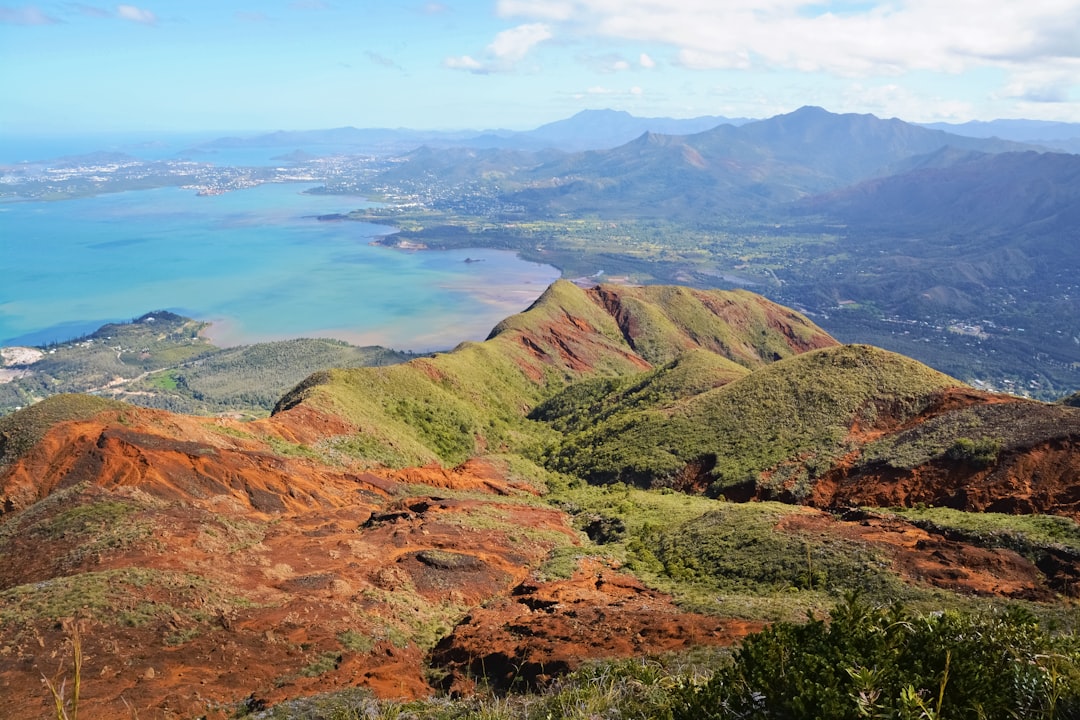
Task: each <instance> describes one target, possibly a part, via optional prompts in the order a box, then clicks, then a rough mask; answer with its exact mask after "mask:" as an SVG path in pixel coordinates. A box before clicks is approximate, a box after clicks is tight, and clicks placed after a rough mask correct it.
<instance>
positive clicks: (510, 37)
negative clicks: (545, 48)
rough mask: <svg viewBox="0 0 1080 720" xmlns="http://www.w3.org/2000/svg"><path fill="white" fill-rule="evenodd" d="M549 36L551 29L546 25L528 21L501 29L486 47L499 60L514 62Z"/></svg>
mask: <svg viewBox="0 0 1080 720" xmlns="http://www.w3.org/2000/svg"><path fill="white" fill-rule="evenodd" d="M550 38H551V29H550V28H549V27H548V26H547V25H545V24H544V23H530V24H528V25H519V26H517V27H514V28H510V29H509V30H503V31H502V32H501V33H499V34H498V35H496V36H495V39H494V40H492V41H491V44H490V45H488V48H487V49H488V52H489V53H491V54H492V55H493V56H495V57H496V58H498V59H499V60H505V61H508V62H511V63H514V62H517V61H519V60H521V59H522V58H524V57H525V56H526V55H527V54H528V52H529V50H532V48H533V47H534V46H535V45H537V44H538V43H542V42H543V41H545V40H548V39H550Z"/></svg>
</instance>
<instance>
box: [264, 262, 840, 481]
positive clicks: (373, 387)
mask: <svg viewBox="0 0 1080 720" xmlns="http://www.w3.org/2000/svg"><path fill="white" fill-rule="evenodd" d="M833 342H834V341H833V340H832V339H831V338H829V337H828V335H826V334H825V333H824V332H822V331H821V330H820V329H818V328H817V327H816V326H814V325H813V324H812V323H810V322H809V321H808V320H806V319H805V318H803V317H802V316H800V315H798V314H797V313H794V312H791V311H788V310H786V309H784V308H781V307H779V306H776V305H773V304H772V303H769V302H768V301H765V300H763V299H761V298H759V297H758V296H754V295H751V294H749V293H724V292H720V291H714V292H699V291H694V292H690V291H685V290H683V289H681V288H668V287H650V288H622V287H614V286H604V287H601V288H599V289H597V290H594V291H586V290H583V289H581V288H579V287H577V286H575V285H573V284H571V283H568V282H565V281H559V282H556V283H555V284H553V285H552V286H551V287H550V288H549V289H548V290H547V291H546V292H545V293H544V294H543V295H542V296H541V297H540V298H539V299H538V300H537V301H536V302H535V303H534V304H533V306H532V307H530V308H529V309H528V310H526V311H525V312H523V313H520V314H518V315H515V316H512V317H510V318H507V319H506V320H504V321H503V322H501V323H499V324H498V325H497V326H496V327H495V329H494V330H492V332H491V334H490V336H489V338H488V339H487V340H486V341H485V342H483V343H464V344H462V345H461V346H459V347H458V348H456V349H455V350H454V351H453V352H451V353H444V354H439V355H436V356H434V357H431V358H421V359H417V360H414V361H412V362H409V363H407V364H405V365H400V366H394V367H388V368H358V369H353V370H333V371H329V372H324V373H319V374H317V375H315V376H312V377H311V378H309V379H308V380H306V381H304V382H303V383H301V384H300V385H299V386H297V388H295V389H294V390H293V391H292V392H290V393H289V394H288V395H287V396H286V397H285V398H283V400H282V401H281V403H279V405H278V407H277V411H284V410H287V409H289V408H291V407H293V406H295V405H297V404H299V403H302V402H303V403H307V404H310V405H312V406H315V407H318V408H320V409H322V410H324V411H329V412H331V413H333V414H335V415H338V416H341V417H343V418H345V419H347V420H348V421H350V422H351V423H352V424H354V425H355V426H356V427H357V428H358V429H359V431H360V432H359V433H358V435H357V436H356V437H355V438H352V439H351V440H348V441H337V442H338V445H337V449H339V450H345V451H346V452H348V453H349V454H352V455H356V456H359V457H366V456H373V457H374V458H375V459H377V460H378V461H379V462H386V463H388V464H413V463H418V462H433V461H437V462H442V463H450V464H454V463H458V462H461V461H463V460H465V459H466V458H468V457H469V456H470V455H472V454H476V453H481V452H489V451H496V452H498V451H503V450H517V451H520V450H523V449H529V448H530V447H533V446H535V445H536V444H537V443H540V442H546V443H548V444H550V443H551V442H552V441H553V436H552V434H551V429H550V428H548V427H546V426H545V425H542V424H539V423H536V422H533V421H531V420H529V419H527V418H526V416H527V415H528V413H529V412H530V411H531V410H532V409H533V408H534V407H535V406H537V405H538V404H540V403H541V402H543V401H545V400H546V399H548V398H551V397H552V396H554V395H556V394H557V393H558V392H560V391H562V390H563V389H564V388H565V387H567V385H568V384H570V383H572V382H575V381H579V380H588V379H592V380H595V381H596V382H597V383H599V384H597V385H595V387H593V386H590V387H593V390H590V391H588V392H587V393H586V394H589V393H592V394H596V392H603V390H604V388H605V387H607V386H606V385H605V384H604V383H605V381H606V380H609V381H611V382H613V383H615V385H617V386H618V387H620V388H621V390H622V392H623V394H624V396H625V400H626V402H629V403H635V404H637V405H648V404H650V403H655V402H662V401H668V400H675V399H678V398H680V397H684V396H686V395H688V394H694V393H698V392H701V391H702V390H704V389H707V388H713V387H717V386H718V385H722V384H724V383H726V382H730V381H731V380H733V379H735V378H737V377H740V376H741V375H743V374H745V373H746V369H745V368H744V367H743V366H744V365H746V366H758V365H762V364H764V363H766V362H769V361H771V360H773V359H775V358H776V357H783V356H790V355H793V354H795V353H796V352H798V351H799V350H800V349H805V348H806V347H809V346H814V345H818V346H820V345H824V344H831V343H833ZM703 348H709V349H711V350H713V351H714V352H708V351H707V350H705V349H703ZM687 351H690V353H689V354H688V355H685V357H683V356H684V354H686V353H687ZM717 351H719V352H720V353H722V354H717ZM681 357H683V359H680V360H677V361H675V360H673V359H675V358H681ZM669 361H671V362H670V364H669V365H668V366H665V368H664V369H663V370H662V371H660V372H659V374H656V375H650V376H648V377H646V378H644V380H643V384H640V386H639V385H636V384H634V383H630V382H627V383H625V384H624V383H623V381H621V380H619V378H634V377H636V376H638V375H639V374H640V373H642V372H645V371H648V370H650V369H651V365H652V363H653V362H669ZM605 379H606V380H605Z"/></svg>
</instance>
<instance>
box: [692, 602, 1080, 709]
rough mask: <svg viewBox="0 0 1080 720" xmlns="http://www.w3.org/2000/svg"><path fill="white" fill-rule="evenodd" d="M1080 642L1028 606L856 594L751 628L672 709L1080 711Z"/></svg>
mask: <svg viewBox="0 0 1080 720" xmlns="http://www.w3.org/2000/svg"><path fill="white" fill-rule="evenodd" d="M1078 649H1080V648H1078V645H1077V642H1076V638H1075V637H1054V636H1051V635H1050V634H1049V633H1047V632H1046V631H1044V630H1043V629H1042V628H1041V627H1040V626H1039V625H1038V623H1037V622H1036V621H1035V620H1034V619H1033V617H1032V616H1031V615H1029V614H1027V613H1024V612H1022V611H1017V610H1011V611H999V612H996V613H993V614H988V615H974V614H961V613H958V612H955V611H946V612H941V613H933V614H931V615H929V616H922V615H915V614H912V613H909V612H905V611H904V610H903V609H901V608H899V607H898V606H894V607H891V608H881V607H876V608H875V607H870V606H868V605H866V604H864V603H862V602H860V601H858V600H856V599H854V598H852V597H849V598H848V599H847V601H846V602H845V603H843V604H841V605H840V606H838V607H837V608H836V609H835V610H834V611H833V612H832V613H831V615H830V617H829V620H828V621H827V622H826V621H824V620H811V621H810V622H807V623H804V624H792V623H777V624H776V625H773V626H772V627H771V628H769V629H767V630H765V631H763V632H761V633H759V634H757V635H754V636H751V637H749V638H747V640H746V641H745V643H744V644H743V647H742V648H741V649H740V650H739V652H738V653H737V655H736V657H735V660H734V662H732V663H731V664H730V665H727V666H725V667H722V668H720V669H719V670H718V671H717V672H716V673H715V674H714V675H713V676H712V677H711V678H710V680H709V681H708V682H707V683H705V684H703V685H700V686H693V685H688V686H687V687H686V688H685V689H684V691H683V695H682V698H681V699H680V700H679V702H678V703H677V707H676V708H675V715H674V717H675V720H681V719H684V718H685V719H689V718H694V719H695V720H702V719H704V720H708V719H709V718H717V719H719V718H724V719H725V720H727V719H728V718H741V717H777V718H810V717H814V718H820V719H821V720H831V719H832V718H836V719H837V720H840V719H847V718H855V717H874V718H927V719H934V718H940V719H945V718H948V719H950V720H952V719H955V720H967V719H968V718H970V719H971V720H976V719H981V718H1012V717H1023V718H1068V717H1076V716H1077V713H1080V653H1078Z"/></svg>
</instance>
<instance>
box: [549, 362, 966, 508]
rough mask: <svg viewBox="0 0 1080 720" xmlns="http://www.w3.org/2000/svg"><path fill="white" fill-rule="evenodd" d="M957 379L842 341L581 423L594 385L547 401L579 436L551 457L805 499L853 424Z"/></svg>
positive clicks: (635, 478) (593, 476) (554, 464)
mask: <svg viewBox="0 0 1080 720" xmlns="http://www.w3.org/2000/svg"><path fill="white" fill-rule="evenodd" d="M956 384H957V382H956V381H955V380H953V379H952V378H949V377H947V376H945V375H942V374H940V373H937V372H935V371H933V370H930V369H929V368H927V367H925V366H923V365H921V364H919V363H917V362H915V361H912V360H910V359H908V358H905V357H902V356H899V355H895V354H892V353H888V352H886V351H884V350H879V349H876V348H871V347H867V346H844V347H838V348H826V349H824V350H818V351H814V352H809V353H805V354H803V355H799V356H796V357H792V358H788V359H785V360H781V361H778V362H776V363H773V364H771V365H769V366H766V367H764V368H761V369H760V370H757V371H755V372H753V373H751V374H750V375H748V376H746V377H744V378H741V379H738V380H735V381H734V382H731V383H728V384H726V385H723V386H721V387H718V388H715V389H711V390H706V391H705V392H701V393H698V394H696V395H692V396H690V397H688V398H684V399H681V400H680V401H678V402H675V403H672V404H670V405H669V406H668V407H660V408H643V409H637V407H635V406H634V404H633V398H632V396H630V395H627V396H626V397H627V399H628V401H629V402H628V403H627V406H626V407H625V408H624V407H620V406H618V405H617V404H616V407H615V408H614V409H612V410H610V411H609V412H607V414H606V417H605V419H604V420H602V421H601V422H597V423H592V424H589V425H587V426H575V425H574V424H573V417H574V415H575V414H578V415H579V416H581V417H585V416H586V410H587V408H588V404H589V403H592V402H595V398H596V396H597V395H598V393H596V392H589V389H588V388H587V389H586V390H585V391H584V392H577V396H578V397H577V399H578V402H577V403H574V402H573V399H574V398H573V397H567V396H566V395H564V396H563V397H562V398H561V399H560V401H559V402H557V403H555V404H554V405H553V406H552V407H550V408H545V411H546V410H550V412H545V414H544V419H548V420H549V421H551V422H553V423H558V422H562V423H563V424H564V425H565V426H566V427H567V428H568V429H569V430H570V431H571V432H569V433H568V434H567V435H566V437H565V438H564V439H563V440H562V441H561V442H560V443H559V444H557V445H555V446H553V447H551V448H549V449H547V450H546V451H545V453H544V459H545V461H546V464H547V465H548V466H549V467H551V468H553V469H557V470H559V471H561V472H566V473H570V474H575V475H578V476H580V477H583V478H586V479H588V480H590V481H591V482H612V481H616V480H621V481H626V482H632V483H634V484H638V485H642V486H646V487H657V486H665V485H690V486H696V485H700V484H707V485H708V484H711V492H712V493H713V494H724V493H725V492H729V491H731V490H739V491H741V492H744V493H745V492H746V491H747V487H748V486H749V488H750V491H751V492H752V491H753V489H754V487H755V486H756V485H758V484H760V485H761V486H762V487H763V488H764V489H765V490H766V491H767V492H769V493H771V494H773V495H774V496H784V495H791V496H794V497H795V498H801V497H804V496H805V494H806V492H808V490H809V485H808V481H809V480H810V479H812V477H814V476H815V475H816V474H817V473H818V472H820V471H822V470H823V469H827V468H828V467H830V466H831V464H832V462H833V461H834V460H836V459H837V458H839V457H840V456H841V455H843V454H844V453H845V452H847V451H848V450H849V449H850V448H849V447H848V444H847V434H848V431H849V428H850V427H851V425H852V423H853V422H855V421H859V422H861V423H863V424H868V425H872V424H873V422H874V421H875V419H876V417H877V413H878V412H886V411H887V412H889V413H890V415H891V416H892V417H893V418H895V419H898V420H902V419H903V418H906V417H911V416H914V415H915V414H917V413H918V412H920V411H921V410H923V409H924V408H926V407H927V406H928V404H929V403H930V401H931V400H932V398H933V396H934V393H936V392H939V391H941V390H943V389H945V388H947V387H951V386H955V385H956ZM571 392H574V391H571ZM575 430H576V431H575ZM793 459H797V462H796V463H795V464H792V461H793ZM785 463H786V464H785ZM766 471H770V472H769V474H768V475H765V473H766ZM688 473H689V475H688Z"/></svg>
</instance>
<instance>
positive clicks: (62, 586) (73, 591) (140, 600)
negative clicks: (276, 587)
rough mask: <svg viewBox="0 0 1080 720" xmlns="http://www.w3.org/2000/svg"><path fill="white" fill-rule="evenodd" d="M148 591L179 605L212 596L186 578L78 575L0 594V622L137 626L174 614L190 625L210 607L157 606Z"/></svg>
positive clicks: (204, 585)
mask: <svg viewBox="0 0 1080 720" xmlns="http://www.w3.org/2000/svg"><path fill="white" fill-rule="evenodd" d="M150 590H160V591H162V592H163V594H164V595H166V596H171V597H173V598H175V599H176V600H178V601H182V600H188V601H190V600H192V599H193V598H195V597H196V596H203V595H208V596H210V597H214V595H215V593H214V592H213V588H212V586H211V584H210V583H208V582H207V581H206V580H204V579H203V578H200V577H198V576H197V575H192V574H190V573H181V572H173V571H167V570H150V569H147V568H121V569H116V570H103V571H100V572H83V573H79V574H78V575H70V576H66V577H55V578H51V579H49V580H45V581H43V582H39V583H31V584H27V585H18V586H16V587H13V588H9V589H7V590H4V591H2V592H0V622H4V623H13V624H14V625H15V626H26V627H30V625H29V623H30V621H32V620H41V619H45V618H47V619H52V620H60V619H62V618H66V617H75V616H80V617H85V618H91V619H95V620H99V621H104V620H108V621H109V622H110V623H112V622H115V621H117V620H118V621H119V624H121V625H129V626H132V627H141V626H143V625H146V624H147V623H149V622H152V621H155V620H161V619H169V618H172V617H173V615H174V614H175V615H176V616H177V617H185V618H187V619H189V620H191V621H194V622H206V621H208V620H209V619H210V615H209V613H210V612H211V608H207V609H206V610H199V611H196V610H191V609H186V608H185V607H184V606H181V605H177V606H172V605H170V604H168V603H166V602H157V601H154V600H152V599H151V598H150V595H149V592H148V591H150ZM192 604H193V603H192Z"/></svg>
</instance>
